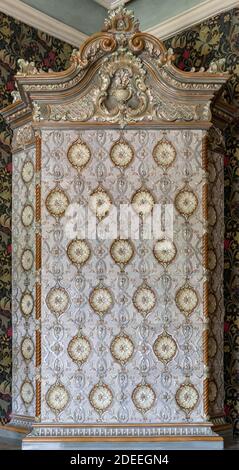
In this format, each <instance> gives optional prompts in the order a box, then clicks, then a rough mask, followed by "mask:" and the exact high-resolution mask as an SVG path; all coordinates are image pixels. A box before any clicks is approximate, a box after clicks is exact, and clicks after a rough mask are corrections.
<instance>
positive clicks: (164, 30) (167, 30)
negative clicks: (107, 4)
mask: <svg viewBox="0 0 239 470" xmlns="http://www.w3.org/2000/svg"><path fill="white" fill-rule="evenodd" d="M235 7H239V1H238V0H224V1H223V2H222V0H206V1H205V2H203V3H201V4H199V5H197V6H195V7H193V8H190V9H189V10H186V11H184V12H183V13H180V14H179V15H177V16H174V17H173V18H169V19H168V20H165V21H163V22H162V23H159V24H158V25H155V26H153V27H152V28H148V29H147V30H146V32H148V33H150V34H152V35H154V36H156V37H158V38H160V39H162V40H164V39H167V38H168V37H170V36H172V35H175V34H177V33H180V32H181V31H183V30H185V29H187V28H189V27H190V26H192V25H194V24H197V23H200V22H202V21H204V20H206V19H207V18H210V17H211V16H215V15H217V14H219V13H221V12H223V11H226V10H229V9H231V8H235ZM0 11H2V12H3V13H5V14H7V15H10V16H13V17H14V18H16V19H18V20H20V21H22V22H23V23H26V24H28V25H30V26H33V27H34V28H37V29H39V30H41V31H44V32H46V33H47V34H50V35H51V36H54V37H56V38H58V39H61V40H62V41H65V42H67V43H69V44H71V45H72V46H75V47H79V46H80V45H81V44H82V43H83V42H84V41H85V40H86V39H87V38H88V36H87V34H84V33H82V32H81V31H78V30H76V29H75V28H72V27H71V26H67V25H66V24H64V23H62V22H61V21H58V20H56V19H54V18H52V17H50V16H48V15H46V14H45V13H42V12H40V11H38V10H36V9H35V8H32V7H30V6H29V5H26V4H25V3H23V2H21V1H20V0H7V1H6V0H0Z"/></svg>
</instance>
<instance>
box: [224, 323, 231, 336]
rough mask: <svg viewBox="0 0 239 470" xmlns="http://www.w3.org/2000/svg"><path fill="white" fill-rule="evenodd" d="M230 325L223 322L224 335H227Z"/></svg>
mask: <svg viewBox="0 0 239 470" xmlns="http://www.w3.org/2000/svg"><path fill="white" fill-rule="evenodd" d="M229 328H230V325H229V323H227V322H225V323H224V333H227V332H228V331H229Z"/></svg>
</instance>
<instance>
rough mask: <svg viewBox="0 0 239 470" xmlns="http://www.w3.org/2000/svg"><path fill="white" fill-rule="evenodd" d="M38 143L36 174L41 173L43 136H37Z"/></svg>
mask: <svg viewBox="0 0 239 470" xmlns="http://www.w3.org/2000/svg"><path fill="white" fill-rule="evenodd" d="M35 139H36V140H35V142H36V163H35V171H36V173H38V172H40V171H41V136H40V135H39V134H36V138H35Z"/></svg>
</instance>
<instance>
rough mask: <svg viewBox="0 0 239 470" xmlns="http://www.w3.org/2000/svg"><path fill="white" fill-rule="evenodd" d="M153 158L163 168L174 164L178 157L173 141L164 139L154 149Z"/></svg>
mask: <svg viewBox="0 0 239 470" xmlns="http://www.w3.org/2000/svg"><path fill="white" fill-rule="evenodd" d="M153 158H154V160H155V162H156V163H157V165H159V166H161V167H162V168H168V167H170V166H171V165H172V164H173V162H174V160H175V158H176V150H175V148H174V146H173V145H172V144H171V142H169V141H168V140H164V139H162V140H160V141H159V142H158V143H157V144H156V145H155V147H154V149H153Z"/></svg>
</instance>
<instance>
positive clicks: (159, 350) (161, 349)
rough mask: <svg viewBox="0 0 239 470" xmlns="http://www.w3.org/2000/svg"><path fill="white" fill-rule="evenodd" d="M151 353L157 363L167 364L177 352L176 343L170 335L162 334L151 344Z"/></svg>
mask: <svg viewBox="0 0 239 470" xmlns="http://www.w3.org/2000/svg"><path fill="white" fill-rule="evenodd" d="M153 351H154V354H155V356H156V357H157V359H158V360H159V361H161V362H163V363H164V364H167V363H168V362H170V361H171V360H172V359H173V358H174V356H175V354H176V352H177V344H176V341H175V340H174V339H173V337H172V336H171V335H169V334H168V333H166V332H163V333H162V334H161V335H159V336H158V337H157V339H156V340H155V342H154V344H153Z"/></svg>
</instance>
